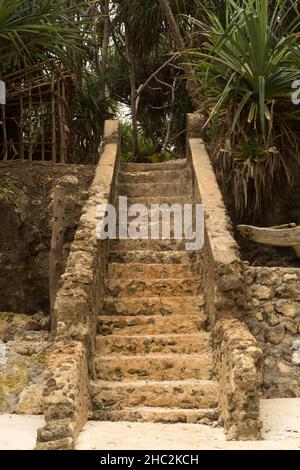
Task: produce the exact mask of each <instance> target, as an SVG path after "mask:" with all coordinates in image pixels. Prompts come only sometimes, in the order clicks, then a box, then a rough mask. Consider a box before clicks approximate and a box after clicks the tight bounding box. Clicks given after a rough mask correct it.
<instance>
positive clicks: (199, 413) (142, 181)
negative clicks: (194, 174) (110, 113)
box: [91, 160, 218, 423]
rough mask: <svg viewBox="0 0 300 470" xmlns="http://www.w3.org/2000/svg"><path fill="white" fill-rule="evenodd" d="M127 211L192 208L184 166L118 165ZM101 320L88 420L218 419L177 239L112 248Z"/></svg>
mask: <svg viewBox="0 0 300 470" xmlns="http://www.w3.org/2000/svg"><path fill="white" fill-rule="evenodd" d="M119 195H121V196H125V195H127V196H128V198H129V200H128V201H129V204H131V203H141V202H142V203H144V204H146V205H147V206H148V207H149V205H150V204H151V203H164V202H166V203H168V204H170V203H174V202H177V203H189V202H191V178H190V175H189V170H188V168H187V165H186V161H185V160H182V161H178V162H170V163H163V164H123V165H122V169H121V173H120V176H119ZM106 295H107V297H106V299H105V302H104V307H103V311H102V312H101V314H100V316H99V321H98V336H97V338H96V356H95V370H96V379H95V380H94V382H92V384H91V396H92V405H93V418H94V419H98V420H108V421H121V420H122V421H150V422H167V423H171V422H172V423H174V422H187V423H197V422H203V420H206V421H207V420H216V419H217V418H218V409H217V400H218V384H217V383H216V382H215V381H214V380H213V377H212V363H213V361H212V350H211V345H210V335H209V333H208V332H207V331H205V327H206V317H205V315H204V310H203V309H204V300H203V296H202V295H201V290H200V282H199V281H198V280H197V277H196V276H195V274H194V269H193V253H190V252H187V251H185V242H184V241H179V240H175V239H172V240H116V241H112V242H111V253H110V264H109V266H108V271H107V283H106Z"/></svg>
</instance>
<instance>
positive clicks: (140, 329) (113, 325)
mask: <svg viewBox="0 0 300 470" xmlns="http://www.w3.org/2000/svg"><path fill="white" fill-rule="evenodd" d="M205 320H206V319H205V316H204V314H203V315H202V316H200V315H181V316H176V315H172V316H168V317H167V316H165V317H164V316H158V315H155V316H135V317H132V316H131V317H126V316H112V315H109V316H101V317H99V319H98V333H99V334H101V335H114V334H116V335H120V334H123V335H130V334H132V335H138V334H141V335H144V334H145V335H147V334H149V335H152V334H154V335H155V334H159V333H161V332H163V333H164V334H168V333H197V332H199V331H201V330H203V328H204V326H205Z"/></svg>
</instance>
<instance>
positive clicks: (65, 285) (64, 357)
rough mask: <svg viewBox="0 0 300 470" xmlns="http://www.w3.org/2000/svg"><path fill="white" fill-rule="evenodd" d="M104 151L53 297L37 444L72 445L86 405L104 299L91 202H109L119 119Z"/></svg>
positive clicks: (103, 260) (100, 247) (108, 131)
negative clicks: (52, 330) (54, 325)
mask: <svg viewBox="0 0 300 470" xmlns="http://www.w3.org/2000/svg"><path fill="white" fill-rule="evenodd" d="M104 139H105V140H104V144H105V147H104V152H103V155H102V157H101V159H100V161H99V164H98V166H97V168H96V173H95V178H94V181H93V183H92V186H91V188H90V195H89V199H88V201H87V203H86V204H85V206H84V208H83V213H82V216H81V218H80V221H79V225H78V228H77V231H76V234H75V238H74V241H73V243H72V246H71V250H70V254H69V257H68V261H67V266H66V270H65V273H64V274H63V275H62V280H61V288H60V290H59V292H58V294H57V298H56V302H55V314H56V318H57V325H58V326H57V332H56V338H55V342H54V346H53V349H52V351H51V355H50V359H49V364H48V367H47V369H46V372H45V377H44V416H45V421H46V425H45V426H44V427H43V428H41V429H39V430H38V436H37V447H36V448H37V449H42V450H43V449H73V448H74V443H75V440H76V438H77V436H78V434H79V432H80V430H81V429H82V427H83V425H84V424H85V422H86V420H87V418H88V414H89V410H90V394H89V379H90V378H93V375H94V366H93V356H94V343H95V336H96V331H97V316H98V314H99V312H100V311H101V307H102V302H103V299H104V291H103V289H104V287H103V286H104V276H105V269H106V265H107V256H108V252H109V242H108V241H100V240H99V239H98V237H97V233H96V227H97V223H98V219H97V213H96V206H97V205H98V204H107V203H110V202H112V201H113V198H114V193H115V181H116V179H117V174H118V171H119V161H120V158H119V156H120V130H119V122H118V121H106V123H105V131H104Z"/></svg>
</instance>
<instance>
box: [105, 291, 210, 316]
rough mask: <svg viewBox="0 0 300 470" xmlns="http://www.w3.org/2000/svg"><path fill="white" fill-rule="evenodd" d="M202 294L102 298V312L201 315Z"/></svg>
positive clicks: (106, 313) (115, 313)
mask: <svg viewBox="0 0 300 470" xmlns="http://www.w3.org/2000/svg"><path fill="white" fill-rule="evenodd" d="M203 307H204V298H203V296H201V295H199V296H186V297H183V296H182V297H147V298H139V297H138V298H130V297H127V298H126V297H124V298H121V299H120V298H115V297H107V298H106V299H105V300H104V305H103V310H102V314H104V315H125V316H135V315H144V316H147V315H161V316H170V315H181V316H183V315H185V314H189V315H198V316H199V318H200V319H201V318H202V316H203Z"/></svg>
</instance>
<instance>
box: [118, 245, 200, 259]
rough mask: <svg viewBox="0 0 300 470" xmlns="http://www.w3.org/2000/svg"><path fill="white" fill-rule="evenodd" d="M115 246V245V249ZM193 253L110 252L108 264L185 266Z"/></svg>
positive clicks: (193, 257)
mask: <svg viewBox="0 0 300 470" xmlns="http://www.w3.org/2000/svg"><path fill="white" fill-rule="evenodd" d="M116 246H117V244H116V243H115V247H116ZM194 259H195V252H193V251H149V250H142V251H129V252H128V251H123V252H122V251H119V250H118V251H111V252H110V254H109V262H110V263H143V264H146V263H149V264H154V263H160V264H161V263H165V264H170V263H173V264H187V263H191V262H193V260H194Z"/></svg>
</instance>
